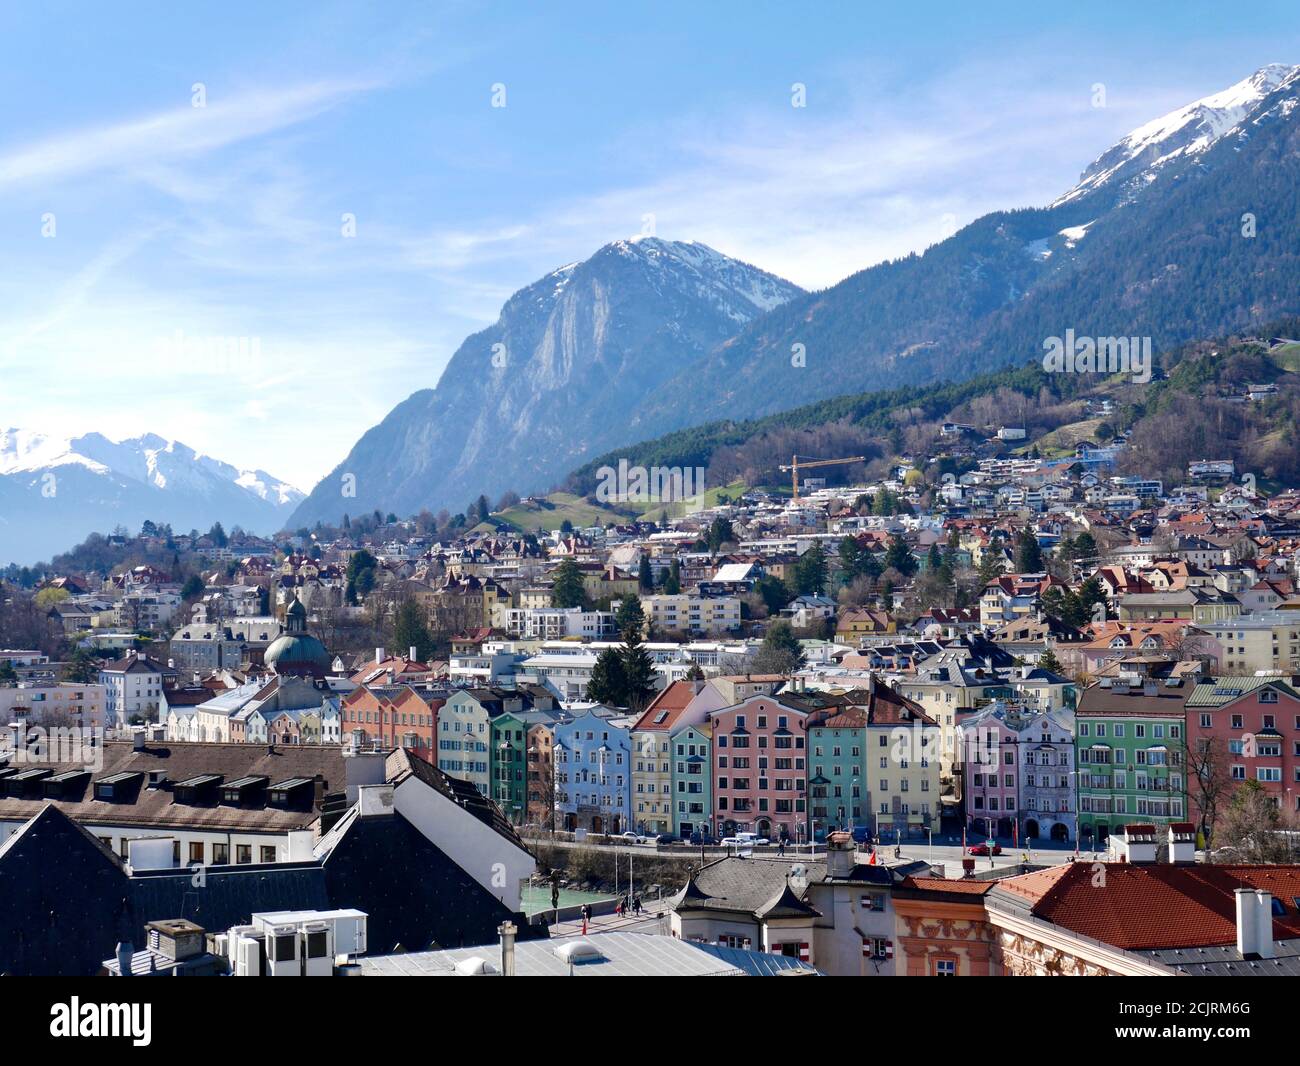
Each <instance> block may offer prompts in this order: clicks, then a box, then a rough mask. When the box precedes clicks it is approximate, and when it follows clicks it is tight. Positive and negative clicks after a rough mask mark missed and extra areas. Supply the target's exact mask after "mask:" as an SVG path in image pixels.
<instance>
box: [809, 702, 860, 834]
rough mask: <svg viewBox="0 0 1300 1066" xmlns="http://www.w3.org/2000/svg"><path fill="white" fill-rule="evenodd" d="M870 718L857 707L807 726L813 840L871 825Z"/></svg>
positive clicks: (824, 715)
mask: <svg viewBox="0 0 1300 1066" xmlns="http://www.w3.org/2000/svg"><path fill="white" fill-rule="evenodd" d="M866 751H867V716H866V715H865V714H863V713H862V711H860V710H858V709H857V708H856V707H850V708H846V709H844V710H843V711H840V712H839V713H836V714H823V715H822V716H820V717H819V719H817V724H815V725H810V726H809V727H808V797H809V813H810V817H811V821H812V826H811V828H812V835H813V839H814V840H822V839H824V838H825V836H826V834H827V833H829V832H831V831H832V830H834V829H853V828H855V827H857V826H866V825H869V824H870V815H869V812H868V811H867V806H866V798H865V797H866V795H867V774H866V768H867V760H866Z"/></svg>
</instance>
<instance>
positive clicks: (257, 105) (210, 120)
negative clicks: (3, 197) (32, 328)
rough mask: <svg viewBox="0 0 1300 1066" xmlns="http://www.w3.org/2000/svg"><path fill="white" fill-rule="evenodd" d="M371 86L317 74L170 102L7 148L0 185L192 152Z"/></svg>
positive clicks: (311, 113) (321, 108) (291, 120)
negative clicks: (313, 78) (194, 102)
mask: <svg viewBox="0 0 1300 1066" xmlns="http://www.w3.org/2000/svg"><path fill="white" fill-rule="evenodd" d="M376 87H377V83H375V82H363V81H322V82H314V83H311V84H305V85H295V86H288V87H285V88H279V89H259V90H255V91H247V92H243V93H240V94H238V95H235V96H230V97H226V98H224V99H223V98H221V97H220V96H219V95H217V94H212V95H211V96H207V97H206V98H205V101H204V106H202V107H195V106H182V107H176V108H172V109H170V110H167V111H160V112H157V113H155V114H152V115H147V116H145V117H143V118H138V119H132V120H130V121H127V122H121V123H117V124H114V125H108V126H100V127H95V128H90V129H82V130H77V131H75V132H71V133H64V134H60V135H58V136H55V137H50V138H48V139H46V140H43V141H39V142H37V143H35V144H31V145H28V146H26V147H23V148H19V149H16V150H12V151H9V152H7V153H5V154H4V155H0V185H11V184H15V183H19V182H31V181H40V180H50V179H58V178H66V177H70V176H75V175H82V174H90V173H94V172H97V171H104V170H129V169H133V168H141V169H142V168H145V167H147V166H149V165H150V164H154V163H163V162H167V161H169V160H182V159H188V158H192V157H194V156H197V155H202V154H205V153H208V152H212V151H215V150H218V149H221V148H224V147H227V146H229V145H232V144H236V143H238V142H240V141H245V140H248V139H250V138H254V137H258V136H261V135H263V134H266V133H270V132H272V131H274V130H279V129H283V128H285V127H287V126H291V125H295V124H297V123H300V122H305V121H307V120H308V119H311V118H314V117H316V116H317V115H320V114H322V113H323V112H325V111H327V110H329V109H330V108H333V107H336V106H337V105H339V104H340V103H342V102H343V101H345V100H347V99H348V98H350V97H352V96H354V95H356V94H357V93H360V92H365V91H367V90H370V89H374V88H376Z"/></svg>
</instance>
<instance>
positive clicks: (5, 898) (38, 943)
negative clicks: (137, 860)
mask: <svg viewBox="0 0 1300 1066" xmlns="http://www.w3.org/2000/svg"><path fill="white" fill-rule="evenodd" d="M129 896H130V890H129V886H128V884H127V879H126V875H125V874H124V873H123V872H122V867H121V865H120V864H119V863H118V861H117V859H116V858H114V856H113V854H112V852H110V851H109V850H108V849H107V848H105V847H104V845H103V844H101V843H100V842H99V841H98V840H96V839H95V838H94V837H92V836H91V835H90V834H89V833H87V832H86V831H85V830H84V829H82V828H81V827H80V826H78V825H77V824H76V823H75V822H73V821H71V820H70V819H68V818H67V817H65V816H64V815H62V814H60V813H59V812H58V811H57V810H55V809H54V808H53V807H47V808H46V809H45V810H44V811H42V812H40V813H39V814H38V815H37V816H36V817H35V818H33V819H32V821H30V822H28V823H27V824H26V825H25V826H23V827H22V828H21V829H19V830H18V831H17V832H15V833H14V834H13V835H12V836H10V837H9V839H8V840H6V841H5V843H4V846H3V847H0V974H8V975H10V976H27V975H30V974H41V975H47V976H51V977H69V976H87V975H90V974H94V973H96V972H97V971H98V970H99V966H100V963H101V962H103V960H104V959H107V958H110V957H111V956H112V955H113V952H114V949H115V948H116V946H117V943H118V941H125V940H130V939H131V938H132V935H133V930H134V928H135V922H134V918H133V915H132V913H131V905H130V898H129Z"/></svg>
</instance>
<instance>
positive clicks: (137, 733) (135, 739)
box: [131, 728, 145, 751]
mask: <svg viewBox="0 0 1300 1066" xmlns="http://www.w3.org/2000/svg"><path fill="white" fill-rule="evenodd" d="M144 741H145V731H144V730H143V729H139V728H137V729H133V730H131V746H132V747H133V748H135V750H136V751H144Z"/></svg>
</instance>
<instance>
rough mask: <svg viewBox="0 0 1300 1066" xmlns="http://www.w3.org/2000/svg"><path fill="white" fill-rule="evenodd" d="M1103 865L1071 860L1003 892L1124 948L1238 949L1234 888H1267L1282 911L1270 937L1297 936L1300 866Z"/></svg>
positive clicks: (1005, 884) (1013, 881)
mask: <svg viewBox="0 0 1300 1066" xmlns="http://www.w3.org/2000/svg"><path fill="white" fill-rule="evenodd" d="M1100 865H1101V867H1102V869H1101V870H1098V869H1097V868H1096V867H1097V864H1094V863H1086V862H1076V863H1067V864H1065V865H1063V866H1057V867H1053V868H1052V869H1050V870H1039V871H1037V872H1035V873H1031V874H1022V875H1021V876H1019V877H1010V878H1007V879H1006V880H1004V881H1000V882H998V887H999V888H1000V889H1005V890H1006V891H1009V892H1014V893H1016V895H1019V896H1022V897H1024V898H1027V899H1031V900H1034V901H1035V902H1034V904H1033V908H1032V909H1033V913H1034V915H1035V917H1038V918H1042V919H1043V920H1045V921H1049V922H1051V923H1053V924H1054V925H1059V926H1061V927H1062V928H1065V929H1069V930H1071V931H1072V932H1075V933H1079V934H1081V935H1083V936H1088V937H1092V938H1093V939H1094V940H1100V941H1103V942H1104V943H1107V944H1112V945H1114V946H1115V947H1118V948H1124V949H1127V950H1148V949H1157V948H1192V947H1210V946H1214V945H1225V944H1235V943H1236V942H1237V924H1236V921H1237V903H1236V897H1235V895H1234V892H1235V890H1236V889H1238V888H1251V889H1263V890H1264V891H1266V892H1270V893H1272V895H1273V898H1274V899H1277V900H1280V901H1281V902H1282V904H1283V907H1284V909H1285V914H1284V915H1283V916H1282V917H1277V918H1274V920H1273V938H1274V939H1275V940H1292V939H1296V938H1300V909H1298V908H1297V905H1296V901H1297V900H1298V899H1300V865H1297V866H1244V865H1242V866H1212V865H1207V864H1204V863H1197V864H1193V865H1186V866H1174V865H1171V864H1169V863H1157V864H1152V865H1146V864H1142V865H1135V864H1131V863H1116V862H1108V863H1102V864H1100ZM1102 873H1104V882H1102V879H1101V877H1100V876H1099V875H1100V874H1102Z"/></svg>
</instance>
